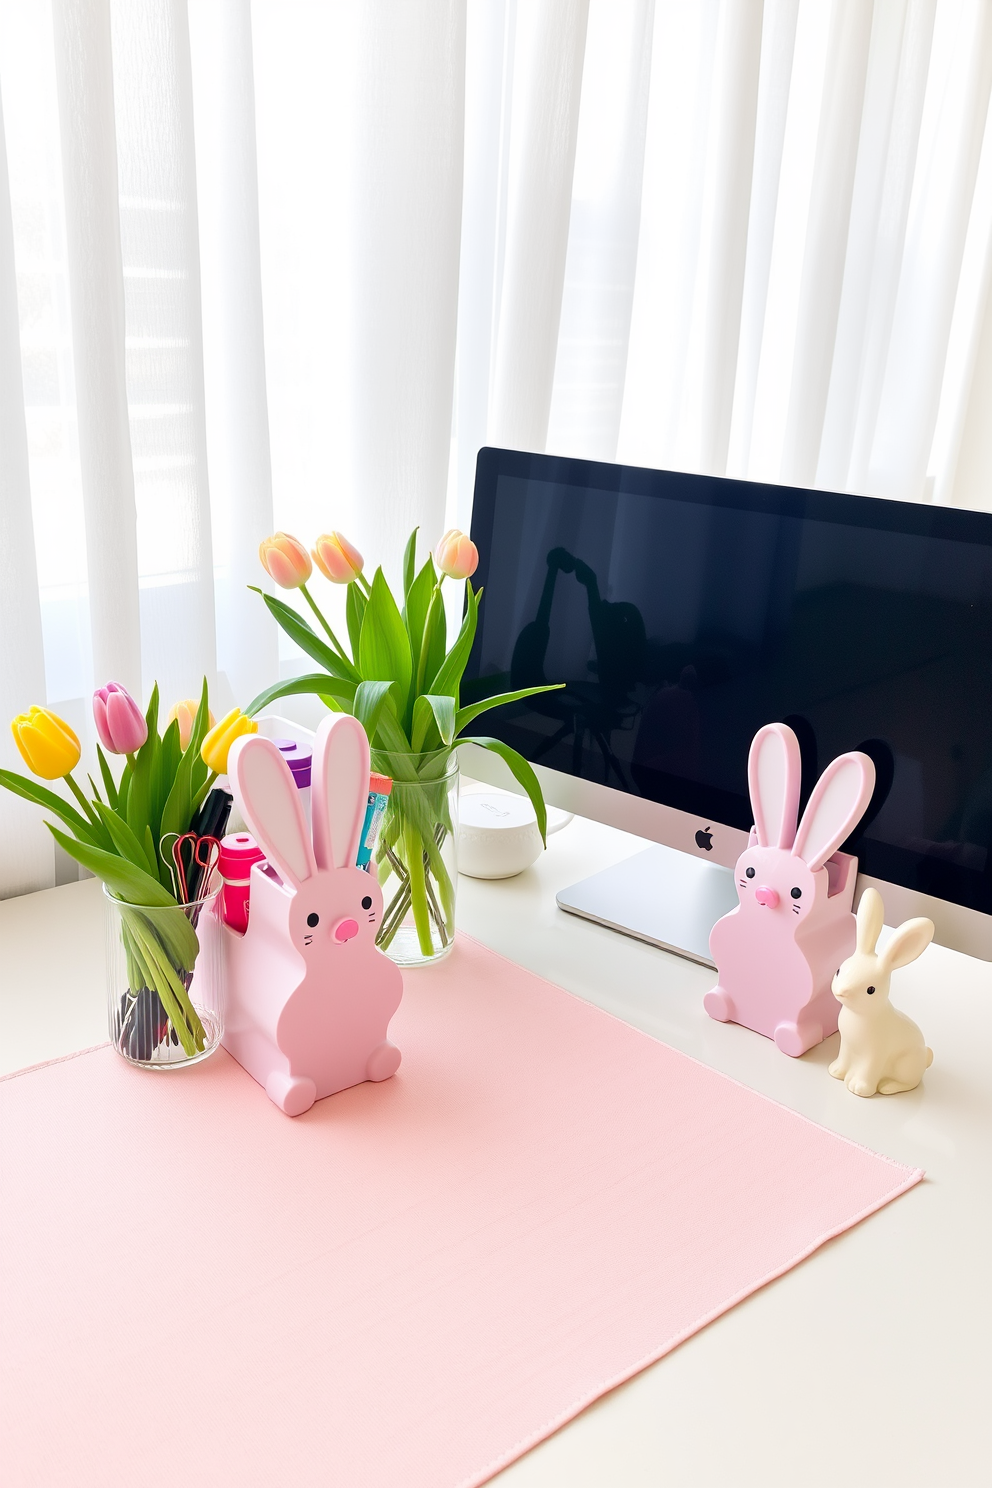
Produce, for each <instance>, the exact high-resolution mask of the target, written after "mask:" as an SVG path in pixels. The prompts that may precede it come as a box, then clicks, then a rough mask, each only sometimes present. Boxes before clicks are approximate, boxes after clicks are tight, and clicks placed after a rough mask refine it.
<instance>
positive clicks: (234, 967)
mask: <svg viewBox="0 0 992 1488" xmlns="http://www.w3.org/2000/svg"><path fill="white" fill-rule="evenodd" d="M228 768H229V771H230V776H231V783H232V785H233V787H234V793H235V796H236V797H237V801H238V805H239V807H240V809H241V813H242V815H243V816H244V819H245V822H246V823H247V825H248V828H249V830H250V831H251V833H252V836H253V837H254V838H255V839H256V841H257V842H258V844H259V846H260V847H261V848H262V850H263V852H264V853H265V859H266V861H265V862H264V863H256V864H255V865H254V867H253V868H252V871H251V912H250V915H249V919H248V928H247V930H246V931H245V933H244V934H243V935H241V934H239V933H238V932H237V930H234V929H232V928H231V927H230V926H229V925H226V924H224V923H222V922H221V921H220V920H219V919H218V918H216V917H213V918H212V919H211V921H210V924H209V927H205V928H206V930H207V933H209V934H213V935H217V936H219V937H220V940H221V948H222V957H223V967H224V976H225V981H226V995H227V1005H226V1015H225V1032H224V1040H223V1042H224V1047H225V1048H226V1049H227V1050H228V1051H229V1053H231V1054H233V1055H234V1057H235V1059H236V1060H237V1061H238V1062H239V1064H241V1065H243V1066H244V1068H245V1069H246V1070H247V1071H248V1073H249V1074H250V1075H252V1076H254V1078H255V1079H256V1080H257V1081H258V1083H259V1084H260V1085H261V1086H262V1087H263V1088H264V1090H265V1092H266V1094H267V1095H268V1096H269V1099H270V1100H271V1101H273V1103H274V1104H275V1105H277V1106H278V1107H279V1109H280V1110H281V1111H284V1112H285V1113H286V1115H287V1116H300V1115H302V1113H303V1112H304V1111H308V1110H309V1109H310V1107H311V1106H312V1105H313V1103H314V1101H315V1100H321V1099H323V1097H324V1096H328V1095H334V1094H335V1093H336V1092H337V1091H339V1090H346V1089H347V1088H348V1087H349V1086H351V1085H359V1084H361V1083H362V1081H364V1080H387V1079H389V1077H390V1075H394V1074H395V1073H396V1071H397V1069H398V1068H399V1063H400V1051H399V1050H398V1049H397V1048H395V1047H394V1046H393V1045H392V1044H391V1043H389V1041H388V1039H387V1037H386V1034H387V1030H388V1028H389V1022H390V1019H391V1018H392V1016H393V1014H394V1013H395V1012H396V1009H397V1008H398V1007H399V1005H400V999H401V998H402V996H403V977H402V973H401V972H400V970H399V967H397V966H395V965H394V964H393V962H392V961H391V960H390V959H389V957H388V956H385V955H383V953H382V952H381V951H380V950H378V949H377V948H376V944H375V934H376V926H377V925H378V924H380V923H381V921H382V891H381V890H380V888H379V885H378V883H377V882H376V879H375V876H374V874H372V873H366V872H365V871H364V870H363V869H361V868H358V867H356V866H355V862H356V858H357V856H358V842H359V836H360V834H361V829H362V823H363V821H364V819H365V808H366V805H367V802H368V790H369V744H368V739H367V737H366V734H365V729H364V728H363V727H362V725H361V723H359V721H358V720H357V719H356V718H352V717H351V716H350V715H348V714H344V713H337V714H334V715H332V717H330V718H326V719H325V720H324V722H323V723H322V724H321V726H320V728H319V729H318V731H317V737H316V740H315V741H314V754H313V775H312V781H313V784H312V808H313V841H312V842H311V838H310V833H309V831H308V830H307V824H306V818H305V817H304V815H303V808H302V806H301V805H300V800H299V792H298V790H297V788H296V785H295V783H294V781H293V777H292V775H291V773H290V770H289V767H288V765H287V764H286V762H285V760H284V759H283V758H282V755H281V754H280V753H279V750H278V749H277V747H276V746H275V744H274V743H273V742H272V741H271V740H270V739H263V738H262V737H261V736H260V735H258V734H252V735H249V736H247V737H246V738H243V739H239V740H237V742H236V743H235V744H234V746H233V747H232V749H231V754H230V762H229V766H228Z"/></svg>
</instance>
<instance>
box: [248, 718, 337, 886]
mask: <svg viewBox="0 0 992 1488" xmlns="http://www.w3.org/2000/svg"><path fill="white" fill-rule="evenodd" d="M227 769H228V774H229V776H230V778H231V782H232V784H233V785H234V794H235V796H236V797H237V801H238V805H239V806H240V808H241V815H242V816H243V817H244V819H245V821H246V822H247V824H248V827H249V830H250V831H251V834H252V836H253V837H254V838H255V840H256V842H257V843H258V845H259V847H260V848H261V849H262V851H263V852H264V854H265V856H266V858H267V859H268V860H269V862H270V863H271V864H272V866H273V868H274V869H275V870H276V872H277V873H278V874H279V877H280V878H281V879H282V880H283V882H284V883H288V884H292V885H293V886H294V887H295V886H296V885H297V884H301V883H303V882H304V880H305V879H308V878H311V877H312V876H313V875H314V873H316V871H317V865H316V863H315V862H314V860H313V851H312V849H311V847H310V834H309V832H308V831H307V819H306V817H305V816H304V815H303V807H302V806H301V805H300V793H299V791H298V790H297V788H296V783H295V781H294V780H293V776H292V773H291V771H290V768H289V766H288V765H287V763H286V761H285V760H284V759H283V757H282V755H281V754H280V753H279V750H278V748H277V747H276V745H275V744H273V742H272V740H271V739H263V738H262V737H261V736H260V735H259V734H249V735H248V736H247V737H245V738H242V739H237V740H235V742H234V744H233V745H232V747H231V753H230V756H229V759H228V766H227Z"/></svg>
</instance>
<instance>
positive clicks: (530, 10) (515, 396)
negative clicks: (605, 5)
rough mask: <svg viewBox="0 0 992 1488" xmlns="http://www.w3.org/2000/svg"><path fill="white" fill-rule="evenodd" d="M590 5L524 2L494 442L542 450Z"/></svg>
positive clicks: (516, 63)
mask: <svg viewBox="0 0 992 1488" xmlns="http://www.w3.org/2000/svg"><path fill="white" fill-rule="evenodd" d="M588 18H589V4H588V0H527V3H525V4H522V5H518V6H517V10H516V25H515V37H514V58H513V95H512V118H511V121H510V133H509V142H508V164H507V178H506V193H507V197H506V230H505V231H506V238H505V246H504V250H503V262H502V274H501V284H500V293H499V309H498V313H497V329H496V350H495V366H494V369H493V387H492V394H491V401H490V415H489V419H490V429H491V439H492V442H493V443H496V444H501V445H508V446H510V447H511V448H514V449H531V450H543V449H544V447H545V442H546V440H547V436H548V419H549V417H550V413H551V395H552V391H553V387H554V372H555V359H556V355H557V350H558V325H559V318H560V316H561V298H562V288H563V285H564V279H565V254H566V250H567V247H568V222H569V213H570V207H571V199H572V171H573V167H574V164H575V145H576V139H577V135H578V127H579V100H580V96H581V89H582V63H583V58H584V55H585V44H586V25H587V22H588Z"/></svg>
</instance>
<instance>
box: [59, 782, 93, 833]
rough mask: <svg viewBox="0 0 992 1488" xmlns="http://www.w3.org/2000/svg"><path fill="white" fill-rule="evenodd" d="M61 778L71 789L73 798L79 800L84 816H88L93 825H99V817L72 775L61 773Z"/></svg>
mask: <svg viewBox="0 0 992 1488" xmlns="http://www.w3.org/2000/svg"><path fill="white" fill-rule="evenodd" d="M62 779H63V780H64V781H65V783H66V785H67V786H68V787H69V789H70V790H71V791H72V794H73V795H74V796H75V798H76V800H77V801H78V802H79V804H80V806H82V808H83V812H84V814H85V816H86V817H87V818H88V820H89V821H91V822H92V823H93V825H94V826H95V827H99V825H100V819H99V817H98V816H97V814H96V812H95V811H94V810H93V807H92V806H91V805H90V803H89V801H87V799H86V797H85V796H84V795H83V793H82V791H81V790H80V789H79V786H78V785H77V784H76V782H75V781H74V780H73V778H72V776H71V775H63V777H62Z"/></svg>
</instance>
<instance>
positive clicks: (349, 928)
mask: <svg viewBox="0 0 992 1488" xmlns="http://www.w3.org/2000/svg"><path fill="white" fill-rule="evenodd" d="M331 934H332V935H333V937H334V939H335V940H336V941H337V943H338V945H342V944H343V943H344V942H345V941H346V940H352V939H354V937H355V936H356V935H357V934H358V921H357V920H338V922H337V924H336V925H335V926H334V928H333V929H332V931H331Z"/></svg>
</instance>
